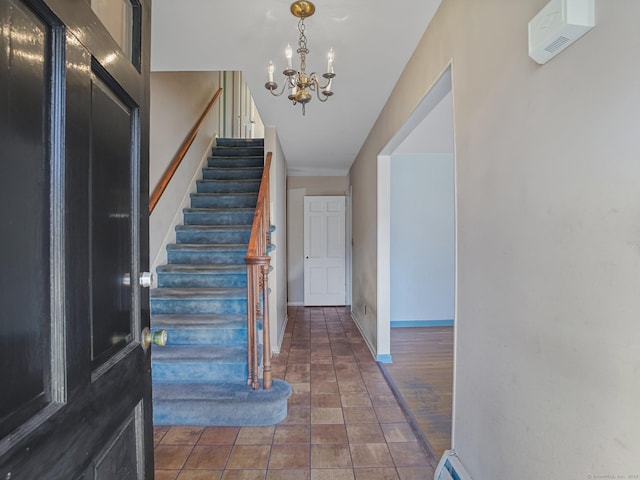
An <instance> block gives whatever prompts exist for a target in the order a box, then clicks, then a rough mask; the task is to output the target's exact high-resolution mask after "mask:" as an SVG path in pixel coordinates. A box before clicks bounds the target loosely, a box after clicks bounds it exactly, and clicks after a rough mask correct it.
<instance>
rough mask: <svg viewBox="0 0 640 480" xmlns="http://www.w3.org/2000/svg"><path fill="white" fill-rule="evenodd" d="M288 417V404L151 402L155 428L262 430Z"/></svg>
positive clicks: (282, 402)
mask: <svg viewBox="0 0 640 480" xmlns="http://www.w3.org/2000/svg"><path fill="white" fill-rule="evenodd" d="M286 417H287V402H286V401H280V402H272V403H261V404H256V403H252V402H246V403H241V402H234V403H226V404H225V403H212V402H205V401H200V402H190V401H184V402H173V403H170V404H167V403H164V402H157V401H155V400H154V402H153V424H154V425H203V426H208V425H216V426H221V427H225V426H227V427H247V426H248V427H263V426H268V425H275V424H277V423H280V422H281V421H283V420H284V419H285V418H286Z"/></svg>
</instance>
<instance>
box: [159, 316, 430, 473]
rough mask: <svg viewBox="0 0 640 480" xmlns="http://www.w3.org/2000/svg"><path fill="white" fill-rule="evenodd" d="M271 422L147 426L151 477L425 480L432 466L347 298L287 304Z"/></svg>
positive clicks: (276, 359) (275, 362) (275, 366)
mask: <svg viewBox="0 0 640 480" xmlns="http://www.w3.org/2000/svg"><path fill="white" fill-rule="evenodd" d="M273 371H274V375H275V376H276V377H277V378H284V379H285V380H286V381H288V382H289V383H290V384H291V386H292V388H293V395H292V396H291V398H290V399H289V412H288V416H287V418H286V419H285V420H284V421H283V422H282V423H280V424H278V425H275V426H271V427H240V428H239V427H193V426H175V427H155V428H154V441H155V466H156V480H254V479H255V480H258V479H259V480H382V479H384V480H396V479H397V480H427V479H431V478H433V466H432V465H431V464H430V463H429V460H428V457H427V455H426V454H425V452H424V451H423V449H422V448H421V446H420V444H419V443H418V441H417V439H416V437H415V436H414V434H413V432H412V430H411V428H410V426H409V424H408V423H407V420H406V418H405V416H404V414H403V412H402V410H401V409H400V407H399V406H398V403H397V402H396V400H395V397H394V396H393V394H392V393H391V390H390V389H389V387H388V385H387V383H386V382H385V380H384V377H383V376H382V374H381V373H380V370H379V368H378V365H377V364H376V362H375V361H374V359H373V358H372V356H371V353H370V352H369V349H368V348H367V346H366V344H365V343H364V340H363V338H362V336H361V335H360V332H359V331H358V329H357V327H356V326H355V324H354V323H353V321H352V320H351V317H350V314H349V309H348V307H345V308H343V307H312V308H304V307H290V308H289V323H288V325H287V329H286V331H285V338H284V341H283V345H282V352H281V353H280V354H279V355H275V356H274V357H273Z"/></svg>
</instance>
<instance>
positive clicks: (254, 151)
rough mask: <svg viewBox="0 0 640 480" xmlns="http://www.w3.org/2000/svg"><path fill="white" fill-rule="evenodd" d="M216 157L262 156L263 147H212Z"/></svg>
mask: <svg viewBox="0 0 640 480" xmlns="http://www.w3.org/2000/svg"><path fill="white" fill-rule="evenodd" d="M213 155H214V156H218V157H254V156H258V155H264V147H213Z"/></svg>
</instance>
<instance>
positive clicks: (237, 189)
mask: <svg viewBox="0 0 640 480" xmlns="http://www.w3.org/2000/svg"><path fill="white" fill-rule="evenodd" d="M197 189H198V193H257V192H258V190H259V189H260V180H251V181H245V182H235V181H232V180H229V181H226V182H225V181H211V180H209V181H207V180H198V181H197Z"/></svg>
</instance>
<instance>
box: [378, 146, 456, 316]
mask: <svg viewBox="0 0 640 480" xmlns="http://www.w3.org/2000/svg"><path fill="white" fill-rule="evenodd" d="M454 229H455V227H454V192H453V155H451V154H409V153H405V154H394V155H392V157H391V292H390V293H391V321H392V322H406V321H414V322H416V321H418V322H434V321H442V320H453V318H454V287H455V281H454V277H455V236H454V233H455V232H454Z"/></svg>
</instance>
